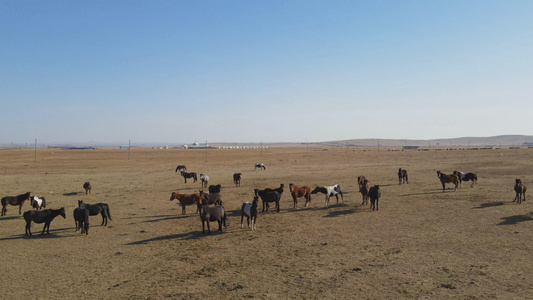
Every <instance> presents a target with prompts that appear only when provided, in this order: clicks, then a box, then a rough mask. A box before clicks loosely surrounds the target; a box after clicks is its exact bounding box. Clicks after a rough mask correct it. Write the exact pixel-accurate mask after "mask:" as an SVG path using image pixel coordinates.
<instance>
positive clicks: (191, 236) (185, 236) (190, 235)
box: [126, 232, 202, 246]
mask: <svg viewBox="0 0 533 300" xmlns="http://www.w3.org/2000/svg"><path fill="white" fill-rule="evenodd" d="M201 236H202V232H186V233H178V234H170V235H163V236H158V237H154V238H150V239H146V240H140V241H136V242H131V243H127V244H126V245H127V246H133V245H144V244H148V243H150V242H157V241H166V240H174V239H178V240H188V241H190V240H197V239H199V238H200V237H201Z"/></svg>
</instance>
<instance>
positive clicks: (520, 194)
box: [513, 179, 527, 204]
mask: <svg viewBox="0 0 533 300" xmlns="http://www.w3.org/2000/svg"><path fill="white" fill-rule="evenodd" d="M514 191H515V192H516V196H515V197H514V200H513V202H514V201H516V203H517V204H521V203H522V198H524V201H526V191H527V186H526V184H525V183H524V182H523V181H522V179H516V180H515V185H514Z"/></svg>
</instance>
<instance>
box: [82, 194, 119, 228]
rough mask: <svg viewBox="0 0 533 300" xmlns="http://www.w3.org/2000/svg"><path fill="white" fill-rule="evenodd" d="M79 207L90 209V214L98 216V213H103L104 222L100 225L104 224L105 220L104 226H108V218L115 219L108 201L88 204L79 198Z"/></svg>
mask: <svg viewBox="0 0 533 300" xmlns="http://www.w3.org/2000/svg"><path fill="white" fill-rule="evenodd" d="M78 207H79V208H84V209H86V210H88V211H89V215H90V216H96V215H98V214H101V215H102V224H100V226H102V225H104V222H105V225H104V226H107V218H109V220H111V221H113V219H111V212H110V211H109V205H107V204H106V203H96V204H88V203H83V201H82V200H78Z"/></svg>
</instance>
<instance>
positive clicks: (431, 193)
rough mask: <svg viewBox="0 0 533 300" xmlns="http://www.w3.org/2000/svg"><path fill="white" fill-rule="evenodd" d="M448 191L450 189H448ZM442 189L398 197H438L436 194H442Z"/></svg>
mask: <svg viewBox="0 0 533 300" xmlns="http://www.w3.org/2000/svg"><path fill="white" fill-rule="evenodd" d="M446 190H447V191H448V189H446ZM450 191H453V189H450ZM442 193H443V191H442V189H438V190H435V191H434V192H424V193H413V194H403V195H398V196H400V197H410V196H421V195H436V194H442Z"/></svg>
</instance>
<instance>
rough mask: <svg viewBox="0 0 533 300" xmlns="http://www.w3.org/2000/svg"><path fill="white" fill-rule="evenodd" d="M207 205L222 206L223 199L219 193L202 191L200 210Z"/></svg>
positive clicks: (199, 202) (199, 203)
mask: <svg viewBox="0 0 533 300" xmlns="http://www.w3.org/2000/svg"><path fill="white" fill-rule="evenodd" d="M205 203H207V205H211V204H214V205H222V197H220V194H219V193H209V194H206V193H204V191H203V190H200V200H199V201H198V209H199V207H200V206H202V205H204V204H205Z"/></svg>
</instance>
